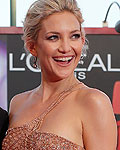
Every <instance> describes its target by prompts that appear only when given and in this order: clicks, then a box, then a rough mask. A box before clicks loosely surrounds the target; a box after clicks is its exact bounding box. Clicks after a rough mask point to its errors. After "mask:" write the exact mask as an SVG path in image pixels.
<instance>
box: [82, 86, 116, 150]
mask: <svg viewBox="0 0 120 150" xmlns="http://www.w3.org/2000/svg"><path fill="white" fill-rule="evenodd" d="M82 116H83V117H82V123H83V141H84V145H85V149H86V150H116V145H117V126H116V121H115V117H114V114H113V110H112V106H111V103H110V100H109V98H108V97H107V96H106V95H105V94H104V93H102V92H100V91H99V90H96V89H90V90H89V91H88V92H87V94H86V97H85V99H84V100H83V109H82Z"/></svg>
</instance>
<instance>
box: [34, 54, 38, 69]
mask: <svg viewBox="0 0 120 150" xmlns="http://www.w3.org/2000/svg"><path fill="white" fill-rule="evenodd" d="M33 67H34V68H37V67H38V66H37V57H36V56H34V60H33Z"/></svg>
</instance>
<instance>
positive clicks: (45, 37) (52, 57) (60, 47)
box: [35, 11, 84, 81]
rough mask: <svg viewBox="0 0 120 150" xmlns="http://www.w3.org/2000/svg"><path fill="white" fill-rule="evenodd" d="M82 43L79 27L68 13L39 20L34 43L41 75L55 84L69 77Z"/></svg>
mask: <svg viewBox="0 0 120 150" xmlns="http://www.w3.org/2000/svg"><path fill="white" fill-rule="evenodd" d="M83 44H84V37H81V31H80V24H79V22H78V20H77V18H76V17H75V16H74V15H73V14H72V13H70V12H67V11H65V12H60V13H54V14H52V15H51V16H49V17H48V18H46V19H45V20H43V22H42V28H41V30H40V31H39V34H38V39H37V41H36V43H35V49H36V51H37V56H38V59H39V61H40V66H41V70H42V74H43V76H45V77H47V79H50V80H52V81H56V80H61V79H64V78H66V77H68V76H70V75H73V72H74V69H75V68H76V66H77V64H78V61H79V60H80V56H81V50H82V47H83Z"/></svg>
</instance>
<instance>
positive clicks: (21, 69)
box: [9, 53, 25, 71]
mask: <svg viewBox="0 0 120 150" xmlns="http://www.w3.org/2000/svg"><path fill="white" fill-rule="evenodd" d="M13 64H14V63H13V54H12V53H10V54H9V70H10V71H25V68H15V67H14V65H13Z"/></svg>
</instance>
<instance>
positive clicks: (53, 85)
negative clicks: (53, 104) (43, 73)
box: [38, 75, 79, 102]
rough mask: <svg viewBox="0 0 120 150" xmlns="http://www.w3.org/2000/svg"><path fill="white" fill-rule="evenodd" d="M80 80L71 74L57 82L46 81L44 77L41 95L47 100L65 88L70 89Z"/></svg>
mask: <svg viewBox="0 0 120 150" xmlns="http://www.w3.org/2000/svg"><path fill="white" fill-rule="evenodd" d="M78 82H79V81H78V80H77V79H76V78H75V76H74V75H73V76H70V77H68V78H65V79H62V80H59V81H57V82H51V81H48V80H47V81H46V80H45V79H44V77H43V78H42V80H41V85H40V88H39V91H38V92H39V94H40V96H41V100H42V102H45V101H47V100H48V99H49V98H50V97H51V96H54V95H57V94H59V93H61V92H63V91H64V90H67V89H69V88H70V87H71V86H73V85H74V84H76V83H78Z"/></svg>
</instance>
